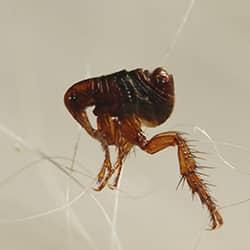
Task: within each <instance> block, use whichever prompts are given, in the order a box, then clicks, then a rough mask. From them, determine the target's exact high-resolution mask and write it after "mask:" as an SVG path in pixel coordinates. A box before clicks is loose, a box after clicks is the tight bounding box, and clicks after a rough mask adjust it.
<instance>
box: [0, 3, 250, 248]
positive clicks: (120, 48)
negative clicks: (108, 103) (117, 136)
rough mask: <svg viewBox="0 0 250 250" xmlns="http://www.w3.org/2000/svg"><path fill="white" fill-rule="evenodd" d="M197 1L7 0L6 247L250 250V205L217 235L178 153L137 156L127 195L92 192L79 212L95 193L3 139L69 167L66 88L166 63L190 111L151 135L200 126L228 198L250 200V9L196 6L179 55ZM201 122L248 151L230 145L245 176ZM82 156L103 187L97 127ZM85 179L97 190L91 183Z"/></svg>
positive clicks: (1, 215)
mask: <svg viewBox="0 0 250 250" xmlns="http://www.w3.org/2000/svg"><path fill="white" fill-rule="evenodd" d="M189 4H190V2H189V1H186V0H181V1H174V0H156V1H141V0H140V1H139V0H138V1H132V0H127V1H117V0H116V1H114V0H113V1H111V0H110V1H85V0H78V1H77V0H76V1H64V0H63V1H57V0H56V1H47V0H45V1H31V0H22V1H17V0H8V1H4V0H1V2H0V32H1V33H0V36H1V40H0V41H1V42H0V44H1V47H0V86H1V88H0V112H1V118H0V123H1V131H0V132H1V135H0V138H1V140H0V148H1V152H2V153H1V157H0V161H1V168H0V171H1V175H0V177H1V180H2V182H1V183H0V184H1V185H0V248H1V249H5V250H21V249H26V250H27V249H35V250H48V249H51V250H52V249H53V250H64V249H65V250H66V249H67V250H69V249H74V250H77V249H86V250H88V249H95V250H97V249H118V250H125V249H126V250H135V249H136V250H137V249H144V250H149V249H157V250H163V249H164V250H166V249H169V250H178V249H185V250H192V249H202V250H206V249H217V250H235V249H237V250H247V249H250V240H249V230H250V215H249V209H250V203H249V202H248V203H243V204H241V205H236V206H232V207H229V208H227V209H224V210H222V214H223V216H224V220H225V225H224V226H223V227H222V228H221V229H219V230H217V231H214V232H210V231H206V230H205V229H206V228H207V226H208V223H209V218H208V214H207V211H206V210H205V209H202V207H201V205H200V202H199V201H198V199H194V201H192V199H191V195H190V192H189V190H188V188H186V187H184V189H183V191H182V189H181V188H180V189H179V191H178V192H176V190H175V188H176V185H177V183H178V180H179V172H178V163H177V159H176V152H175V149H170V150H166V151H164V152H161V153H159V154H158V155H155V156H148V155H146V154H145V153H143V152H141V151H140V150H139V149H136V156H135V155H134V154H131V156H130V157H129V158H128V159H127V161H126V164H125V167H124V173H123V177H122V183H121V187H120V191H119V193H116V192H112V191H110V190H104V191H103V192H101V193H95V192H94V191H90V192H87V193H86V194H85V195H83V196H81V198H80V199H77V200H76V201H75V202H73V203H72V204H71V205H70V207H68V208H67V207H66V208H65V204H66V203H67V200H72V199H74V198H76V197H77V195H79V194H81V191H82V190H81V188H79V186H77V185H76V184H75V183H74V182H73V181H70V180H68V179H67V177H66V176H65V175H64V174H63V173H62V172H61V171H59V170H58V169H57V167H56V166H55V164H52V163H49V162H48V161H46V160H43V161H40V162H33V161H37V160H38V159H39V158H40V157H39V154H37V153H35V152H32V151H30V150H28V149H27V148H25V147H23V146H22V144H21V143H20V142H16V140H15V139H13V136H11V135H9V136H7V135H6V130H5V133H4V131H3V130H4V129H6V128H8V129H10V130H11V131H12V132H14V133H16V135H19V136H21V137H22V138H24V139H25V141H26V142H27V143H29V144H30V145H32V146H33V147H35V148H39V149H41V150H42V151H43V152H46V154H48V155H49V156H51V157H54V158H53V160H54V161H56V162H57V163H59V164H61V165H62V166H63V167H65V166H68V167H69V166H70V165H71V162H70V160H67V159H71V158H72V155H73V151H74V145H75V142H76V139H77V135H78V132H79V129H78V126H77V124H76V123H75V121H73V119H72V118H71V117H70V115H69V114H68V113H67V111H66V109H65V107H64V105H63V95H64V92H65V90H66V89H67V88H68V87H69V86H70V85H71V84H72V83H74V82H76V81H78V80H81V79H83V78H84V77H86V76H98V75H101V74H106V73H112V72H114V71H116V70H120V69H123V68H125V69H134V68H136V67H143V68H148V69H153V68H155V67H157V66H159V65H162V66H164V67H166V68H167V69H168V71H169V72H172V73H173V74H174V77H175V84H176V107H175V111H174V113H173V115H172V117H171V119H170V120H169V122H168V123H165V124H164V125H162V126H161V127H160V128H157V129H147V130H146V132H147V134H148V135H149V136H151V135H153V134H154V133H156V132H159V131H163V130H168V129H174V128H178V129H182V130H185V131H189V132H190V135H189V136H190V137H191V138H197V137H198V138H199V139H200V142H198V143H197V144H198V145H199V146H200V148H201V150H204V151H207V152H208V153H209V154H208V155H206V156H205V157H206V159H207V160H206V162H205V164H206V165H209V166H212V167H216V168H215V169H212V170H210V171H208V172H209V174H210V177H209V181H210V182H211V183H213V184H216V188H212V190H213V195H214V196H215V197H216V198H217V200H218V203H219V204H220V205H221V206H223V205H228V204H232V203H234V202H238V201H240V200H244V199H247V198H249V197H250V179H249V175H247V174H246V173H250V165H249V160H250V156H249V149H250V143H249V139H250V136H249V127H250V117H249V98H250V87H249V80H250V76H249V65H250V54H249V52H250V33H249V27H250V16H249V8H250V5H249V1H244V0H240V1H226V0H223V1H215V0H213V1H199V0H197V1H194V5H193V9H192V11H191V13H190V16H189V19H188V20H187V23H186V25H185V26H184V28H183V30H182V32H181V33H180V36H179V37H178V40H177V43H176V46H175V47H174V49H173V50H172V51H171V54H170V56H169V57H166V56H165V54H166V53H167V52H168V49H169V46H170V45H171V43H172V41H173V39H174V38H175V34H176V32H177V30H178V27H179V25H180V23H181V22H182V19H183V16H184V13H185V12H186V10H187V8H188V6H189ZM177 124H184V125H182V126H180V125H177ZM192 126H199V127H201V128H202V129H205V130H206V131H207V132H208V133H209V135H210V136H211V137H213V138H214V140H216V141H217V142H230V143H233V144H238V145H242V146H244V147H246V149H245V148H239V147H236V146H228V145H222V144H218V147H219V148H218V149H219V150H220V152H221V153H222V155H223V156H224V158H225V159H226V160H227V161H229V162H230V163H232V164H234V165H235V166H236V167H237V170H232V169H230V168H229V167H228V166H226V164H224V163H223V162H222V160H221V159H220V158H219V156H218V155H217V154H216V152H215V151H214V149H213V145H212V144H211V143H208V139H207V138H206V137H204V136H202V135H201V134H200V133H198V134H197V133H194V132H192ZM204 141H205V142H207V143H204ZM247 148H248V149H247ZM76 159H77V161H80V162H81V164H76V166H75V167H77V169H81V171H83V172H84V174H85V175H86V174H88V176H92V177H93V178H94V177H95V175H96V173H97V171H98V169H99V167H100V166H101V162H102V159H103V155H102V152H101V148H100V146H99V144H98V143H97V142H95V141H93V140H92V139H91V138H89V137H88V136H86V134H85V133H84V132H83V133H82V135H81V139H80V144H79V148H78V153H77V157H76ZM27 164H28V165H27ZM29 164H31V165H29ZM25 166H26V168H25V169H23V171H21V169H22V168H23V167H25ZM18 171H20V172H18ZM8 176H11V178H8ZM74 176H75V177H76V178H77V179H79V181H80V182H81V183H82V184H83V185H85V186H88V187H91V186H94V184H93V180H92V179H91V178H89V177H87V176H81V175H79V174H77V173H75V174H74ZM6 178H7V179H6ZM67 187H68V189H67ZM67 190H70V191H69V192H67ZM117 204H118V207H116V208H117V217H116V219H115V220H114V225H115V226H113V229H112V227H111V226H110V223H112V220H113V215H114V212H113V211H114V210H113V209H114V207H115V205H117ZM100 206H102V207H100ZM103 209H104V210H105V211H106V212H107V214H106V215H107V216H106V217H105V216H104V213H103ZM47 213H48V214H47ZM109 220H111V222H110V221H109ZM112 232H113V234H112ZM114 232H116V233H114Z"/></svg>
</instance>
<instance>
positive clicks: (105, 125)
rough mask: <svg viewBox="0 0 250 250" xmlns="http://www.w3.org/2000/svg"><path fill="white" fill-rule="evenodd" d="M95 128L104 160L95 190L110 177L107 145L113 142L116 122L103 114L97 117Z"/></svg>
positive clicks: (103, 185) (98, 189) (102, 185)
mask: <svg viewBox="0 0 250 250" xmlns="http://www.w3.org/2000/svg"><path fill="white" fill-rule="evenodd" d="M97 129H98V131H99V133H100V134H101V135H102V140H101V143H102V147H103V149H104V152H105V160H104V163H103V166H102V168H101V170H100V172H99V173H98V177H97V178H98V183H99V186H98V187H97V188H95V190H96V191H101V190H102V189H103V188H104V187H105V186H106V185H107V181H108V180H109V179H110V177H111V176H112V174H113V172H114V170H113V169H112V165H111V161H110V153H109V148H108V145H112V144H114V140H115V136H116V131H117V130H116V122H115V121H114V120H112V117H111V116H109V115H107V114H103V115H101V116H98V117H97Z"/></svg>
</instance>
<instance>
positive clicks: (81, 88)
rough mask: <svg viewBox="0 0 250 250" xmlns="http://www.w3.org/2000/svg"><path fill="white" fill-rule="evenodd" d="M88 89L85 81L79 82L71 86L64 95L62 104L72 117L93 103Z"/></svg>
mask: <svg viewBox="0 0 250 250" xmlns="http://www.w3.org/2000/svg"><path fill="white" fill-rule="evenodd" d="M88 89H89V88H88V84H87V83H86V82H79V83H76V84H74V85H73V86H71V87H70V88H69V89H68V90H67V91H66V93H65V95H64V104H65V106H66V107H67V109H68V110H69V112H70V113H71V114H72V116H73V117H74V118H76V116H78V115H79V114H80V113H81V112H82V111H84V110H85V109H86V108H87V107H89V106H91V105H93V99H92V97H91V95H90V93H89V90H88Z"/></svg>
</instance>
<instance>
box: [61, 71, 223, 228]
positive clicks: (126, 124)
mask: <svg viewBox="0 0 250 250" xmlns="http://www.w3.org/2000/svg"><path fill="white" fill-rule="evenodd" d="M174 99H175V93H174V81H173V76H172V75H170V74H168V73H167V72H166V71H165V70H164V69H163V68H157V69H155V70H154V71H153V72H149V71H148V70H143V69H135V70H132V71H126V70H122V71H119V72H116V73H113V74H110V75H106V76H101V77H96V78H91V79H87V80H83V81H80V82H78V83H75V84H74V85H73V86H72V87H70V88H69V89H68V90H67V92H66V94H65V96H64V102H65V105H66V107H67V109H68V110H69V112H70V113H71V115H72V116H73V117H74V118H75V119H76V120H77V121H78V122H79V123H80V124H81V126H82V127H83V128H84V129H85V130H86V131H87V133H88V134H89V135H90V136H92V137H93V138H95V139H96V140H98V141H99V142H100V143H101V145H102V148H103V150H104V152H105V159H104V162H103V165H102V168H101V170H100V172H99V174H98V184H99V186H98V187H97V188H96V190H97V191H100V190H102V189H103V188H104V187H105V186H106V185H107V184H108V182H109V180H110V178H111V177H112V176H113V175H115V179H114V183H113V184H112V185H111V184H108V186H109V187H110V188H115V187H117V184H118V181H119V176H120V173H121V168H122V163H123V161H124V159H125V157H126V156H127V155H128V153H129V152H130V150H131V149H132V148H133V146H135V145H136V146H138V147H139V148H141V149H142V150H144V151H145V152H147V153H149V154H155V153H157V152H159V151H161V150H163V149H165V148H167V147H169V146H177V150H178V158H179V164H180V173H181V176H182V177H181V181H184V180H186V181H187V183H188V185H189V187H190V189H191V191H192V193H193V194H195V193H196V194H198V196H199V198H200V200H201V202H202V203H203V204H205V205H206V206H207V208H208V211H209V213H210V216H211V222H212V225H211V229H215V228H216V227H217V226H220V225H222V224H223V219H222V217H221V215H220V214H219V212H218V209H217V206H216V204H215V202H214V201H213V199H212V197H211V195H210V194H209V192H208V190H207V186H206V184H205V183H204V181H203V180H202V178H201V177H200V174H199V173H198V172H197V169H198V168H199V166H198V165H197V163H196V160H195V158H196V157H195V155H194V152H192V151H191V150H190V148H189V146H188V144H187V142H186V140H185V139H184V138H183V136H182V134H181V133H179V132H176V131H171V132H163V133H160V134H157V135H155V136H154V137H153V138H151V139H149V140H148V139H147V138H146V137H145V135H144V133H143V131H142V129H141V127H142V125H145V126H148V127H155V126H158V125H160V124H162V123H163V122H165V121H166V120H167V119H168V117H169V116H170V114H171V112H172V110H173V107H174ZM89 106H94V110H93V112H94V114H95V115H96V116H97V128H96V129H95V128H93V127H92V126H91V124H90V121H89V119H88V116H87V113H86V108H87V107H89ZM110 145H114V146H116V147H117V149H118V156H117V160H116V162H115V164H114V165H113V166H112V165H111V161H110V152H109V146H110Z"/></svg>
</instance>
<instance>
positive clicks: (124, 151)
mask: <svg viewBox="0 0 250 250" xmlns="http://www.w3.org/2000/svg"><path fill="white" fill-rule="evenodd" d="M132 147H133V145H132V144H131V143H128V142H126V143H124V144H123V145H122V146H119V149H118V156H117V160H116V162H115V165H114V172H115V171H116V172H117V174H116V176H115V179H114V182H113V184H110V185H109V188H110V189H115V188H117V186H118V183H119V179H120V175H121V170H122V165H123V162H124V160H125V158H126V156H127V155H128V154H129V152H130V150H131V149H132Z"/></svg>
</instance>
